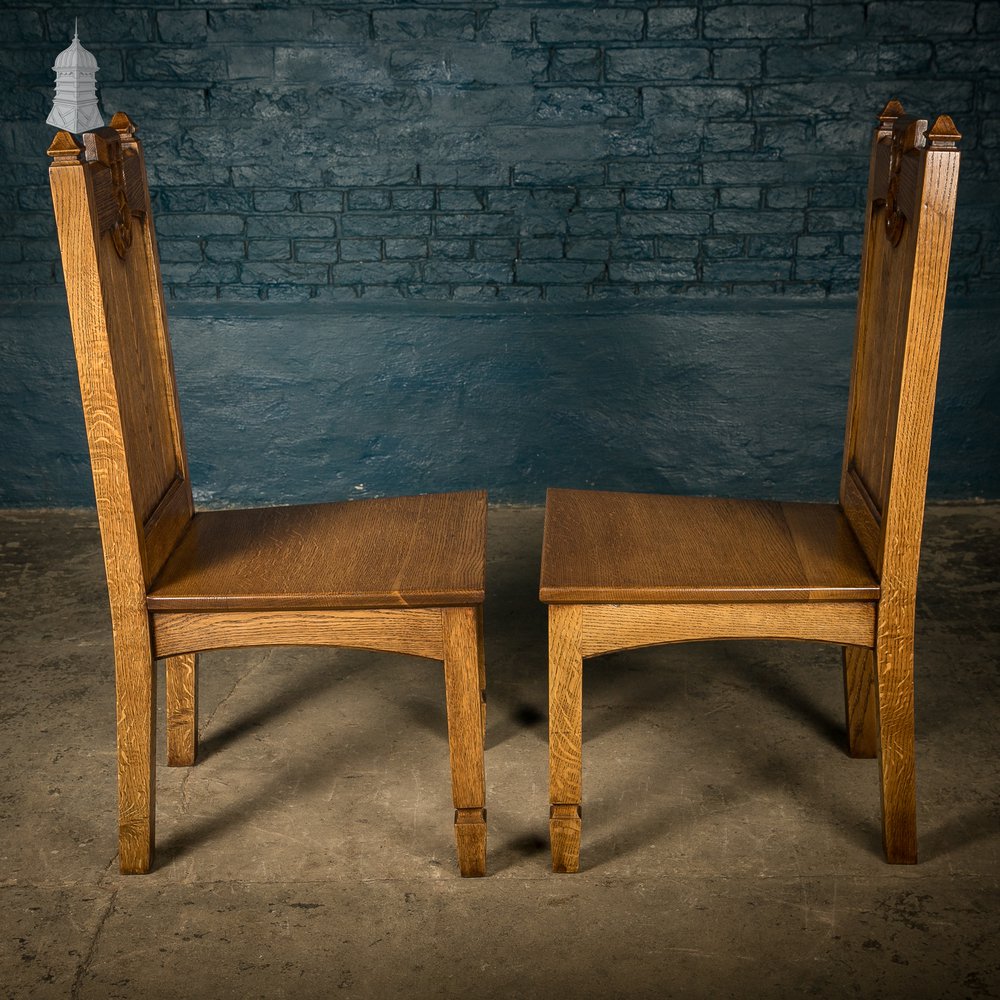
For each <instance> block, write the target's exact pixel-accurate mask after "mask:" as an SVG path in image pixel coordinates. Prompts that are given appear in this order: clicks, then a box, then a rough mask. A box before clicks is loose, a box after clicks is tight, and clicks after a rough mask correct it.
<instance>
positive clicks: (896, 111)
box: [878, 98, 906, 122]
mask: <svg viewBox="0 0 1000 1000" xmlns="http://www.w3.org/2000/svg"><path fill="white" fill-rule="evenodd" d="M905 114H906V112H905V111H904V110H903V105H902V104H900V103H899V101H897V100H896V99H895V98H893V99H892V100H891V101H889V103H888V104H886V106H885V107H884V108H883V109H882V114H880V115H879V116H878V120H879V121H880V122H894V121H895V120H896V119H897V118H902V117H903V115H905Z"/></svg>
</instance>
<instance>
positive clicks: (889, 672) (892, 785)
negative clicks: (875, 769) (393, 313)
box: [875, 635, 917, 865]
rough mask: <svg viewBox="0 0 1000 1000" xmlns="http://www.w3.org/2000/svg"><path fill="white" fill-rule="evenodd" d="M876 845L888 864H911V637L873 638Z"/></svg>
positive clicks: (914, 810) (913, 855) (914, 798)
mask: <svg viewBox="0 0 1000 1000" xmlns="http://www.w3.org/2000/svg"><path fill="white" fill-rule="evenodd" d="M875 673H876V690H877V692H878V699H877V718H878V733H879V747H878V764H879V779H880V782H881V790H882V846H883V848H884V849H885V859H886V861H888V862H889V864H894V865H913V864H916V863H917V789H916V766H915V759H914V757H915V755H914V735H913V637H912V635H911V636H909V637H904V638H899V637H883V636H882V635H879V637H878V641H877V645H876V648H875Z"/></svg>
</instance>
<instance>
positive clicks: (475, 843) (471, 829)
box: [455, 808, 486, 878]
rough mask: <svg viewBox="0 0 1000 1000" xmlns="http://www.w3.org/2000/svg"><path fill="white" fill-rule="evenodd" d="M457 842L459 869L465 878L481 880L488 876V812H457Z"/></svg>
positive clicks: (470, 810)
mask: <svg viewBox="0 0 1000 1000" xmlns="http://www.w3.org/2000/svg"><path fill="white" fill-rule="evenodd" d="M455 841H456V843H457V845H458V867H459V869H460V870H461V872H462V877H463V878H481V877H482V876H483V875H485V874H486V810H485V809H478V808H477V809H456V810H455Z"/></svg>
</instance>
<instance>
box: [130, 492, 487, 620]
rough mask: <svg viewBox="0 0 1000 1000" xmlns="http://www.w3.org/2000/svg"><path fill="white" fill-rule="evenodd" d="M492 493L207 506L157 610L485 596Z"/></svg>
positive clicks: (421, 603) (152, 597)
mask: <svg viewBox="0 0 1000 1000" xmlns="http://www.w3.org/2000/svg"><path fill="white" fill-rule="evenodd" d="M485 566H486V494H485V493H437V494H432V495H429V496H418V497H391V498H388V499H384V500H351V501H348V502H346V503H329V504H308V505H303V506H297V507H259V508H251V509H249V510H221V511H203V512H200V513H196V514H195V515H194V517H193V518H192V519H191V524H190V526H189V527H188V530H187V532H186V533H185V534H184V536H183V537H182V538H181V540H180V541H179V542H178V544H177V547H176V548H175V549H174V551H173V552H172V553H171V554H170V557H169V558H168V559H167V561H166V563H165V564H164V566H163V569H162V570H161V571H160V574H159V576H157V578H156V580H155V581H154V582H153V585H152V587H151V588H150V591H149V594H148V595H147V597H146V606H147V607H148V608H149V609H150V611H224V610H229V611H236V610H240V611H254V610H260V609H271V610H298V611H304V610H313V611H328V610H331V609H334V608H395V607H404V608H405V607H429V606H430V607H434V606H438V605H441V606H449V607H450V606H452V605H456V604H458V605H462V604H482V602H483V578H484V574H485Z"/></svg>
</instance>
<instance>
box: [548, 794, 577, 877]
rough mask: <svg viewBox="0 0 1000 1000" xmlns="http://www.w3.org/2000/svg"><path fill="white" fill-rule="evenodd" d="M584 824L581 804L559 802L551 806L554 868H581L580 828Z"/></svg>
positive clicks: (572, 869) (555, 869)
mask: <svg viewBox="0 0 1000 1000" xmlns="http://www.w3.org/2000/svg"><path fill="white" fill-rule="evenodd" d="M582 825H583V820H582V810H581V809H580V806H579V805H577V804H575V803H572V804H568V805H567V804H564V803H559V804H556V805H552V806H550V807H549V843H550V844H551V847H552V870H553V871H554V872H576V871H579V870H580V830H581V827H582Z"/></svg>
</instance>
